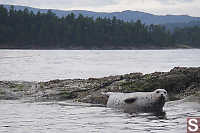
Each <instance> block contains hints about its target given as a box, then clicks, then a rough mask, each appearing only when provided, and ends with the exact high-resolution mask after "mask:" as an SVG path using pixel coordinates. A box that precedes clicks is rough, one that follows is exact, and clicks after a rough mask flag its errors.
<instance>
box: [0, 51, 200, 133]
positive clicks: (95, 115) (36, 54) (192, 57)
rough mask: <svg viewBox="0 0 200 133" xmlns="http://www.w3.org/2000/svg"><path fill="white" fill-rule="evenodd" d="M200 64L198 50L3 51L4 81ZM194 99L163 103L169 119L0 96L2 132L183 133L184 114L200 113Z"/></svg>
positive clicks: (0, 65)
mask: <svg viewBox="0 0 200 133" xmlns="http://www.w3.org/2000/svg"><path fill="white" fill-rule="evenodd" d="M175 66H189V67H190V66H200V50H196V49H193V50H142V51H137V50H133V51H61V50H60V51H36V50H34V51H33V50H26V51H24V50H0V80H25V81H46V80H50V79H65V78H88V77H103V76H109V75H116V74H124V73H130V72H143V73H150V72H155V71H168V70H170V69H171V68H173V67H175ZM199 107H200V105H199V103H195V102H181V101H175V102H170V103H167V104H166V106H165V111H166V114H167V115H166V117H167V119H159V118H157V117H156V116H154V115H150V114H138V115H136V116H131V115H129V114H126V113H123V112H119V111H116V110H113V109H109V108H105V107H98V106H91V105H90V104H82V103H81V104H78V103H70V102H67V101H66V102H49V103H47V102H46V103H29V102H24V101H19V100H17V101H9V100H8V101H4V100H0V132H1V133H66V132H74V133H77V132H84V133H87V132H102V133H111V132H116V133H124V132H125V133H129V132H130V133H133V132H134V133H135V132H136V133H138V132H139V133H140V132H141V133H149V132H150V133H160V132H162V133H165V132H166V133H174V132H176V133H183V132H186V118H187V117H188V116H200V108H199Z"/></svg>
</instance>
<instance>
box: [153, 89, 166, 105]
mask: <svg viewBox="0 0 200 133" xmlns="http://www.w3.org/2000/svg"><path fill="white" fill-rule="evenodd" d="M153 93H154V97H155V98H156V99H158V100H160V101H161V102H164V103H165V101H166V100H167V91H166V90H165V89H156V90H155V91H154V92H153Z"/></svg>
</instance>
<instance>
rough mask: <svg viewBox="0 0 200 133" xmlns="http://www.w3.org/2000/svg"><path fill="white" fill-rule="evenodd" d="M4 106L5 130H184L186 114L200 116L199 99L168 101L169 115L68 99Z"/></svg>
mask: <svg viewBox="0 0 200 133" xmlns="http://www.w3.org/2000/svg"><path fill="white" fill-rule="evenodd" d="M0 106H1V108H0V132H1V133H67V132H70V133H71V132H72V133H88V132H97V133H113V132H115V133H184V132H186V131H187V130H186V118H187V117H188V116H200V105H199V104H198V103H187V102H183V103H178V104H177V101H176V102H175V103H173V102H172V103H167V104H166V106H165V110H166V113H167V119H158V118H157V117H156V116H153V115H149V114H138V115H136V116H134V117H133V116H131V115H128V114H126V113H122V112H119V111H116V110H112V109H109V108H105V107H90V105H86V104H75V103H67V102H54V103H25V102H23V101H0ZM197 107H198V108H197Z"/></svg>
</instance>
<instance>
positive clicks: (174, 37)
mask: <svg viewBox="0 0 200 133" xmlns="http://www.w3.org/2000/svg"><path fill="white" fill-rule="evenodd" d="M199 36H200V27H197V26H196V27H188V28H176V29H175V30H174V31H173V32H170V31H169V30H167V29H166V28H165V27H164V26H161V25H145V24H143V23H142V22H141V21H140V20H138V21H136V22H125V21H122V20H118V19H116V17H113V18H112V19H109V18H100V17H99V18H97V19H93V18H91V17H84V16H83V15H81V14H80V15H79V16H75V15H74V14H73V13H72V14H69V15H66V16H65V17H57V16H56V15H55V14H54V13H52V12H51V10H48V12H47V13H40V12H38V13H37V14H34V13H33V12H32V11H29V10H28V9H24V10H23V11H22V10H18V11H16V10H15V9H14V7H13V6H11V7H10V9H6V8H4V7H3V6H0V48H9V49H12V48H13V49H130V48H133V49H134V48H135V49H149V48H176V47H177V46H181V45H183V46H187V47H195V48H199V47H200V37H199Z"/></svg>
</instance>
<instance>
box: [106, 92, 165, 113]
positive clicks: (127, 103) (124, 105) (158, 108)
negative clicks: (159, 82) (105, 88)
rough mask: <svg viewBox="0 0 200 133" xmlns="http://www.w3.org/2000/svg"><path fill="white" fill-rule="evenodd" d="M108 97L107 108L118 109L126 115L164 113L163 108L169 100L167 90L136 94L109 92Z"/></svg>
mask: <svg viewBox="0 0 200 133" xmlns="http://www.w3.org/2000/svg"><path fill="white" fill-rule="evenodd" d="M106 95H107V96H109V98H108V101H107V107H109V108H118V109H121V110H123V111H124V112H126V113H137V112H163V106H164V104H165V102H166V99H167V91H166V90H165V89H156V90H155V91H153V92H135V93H114V92H107V93H106Z"/></svg>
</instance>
